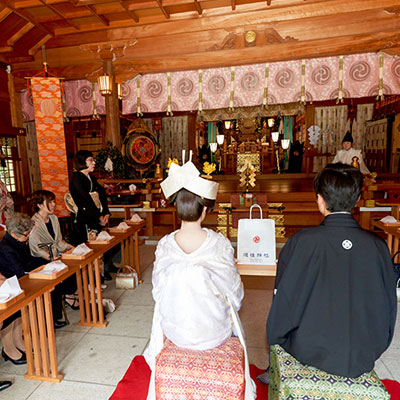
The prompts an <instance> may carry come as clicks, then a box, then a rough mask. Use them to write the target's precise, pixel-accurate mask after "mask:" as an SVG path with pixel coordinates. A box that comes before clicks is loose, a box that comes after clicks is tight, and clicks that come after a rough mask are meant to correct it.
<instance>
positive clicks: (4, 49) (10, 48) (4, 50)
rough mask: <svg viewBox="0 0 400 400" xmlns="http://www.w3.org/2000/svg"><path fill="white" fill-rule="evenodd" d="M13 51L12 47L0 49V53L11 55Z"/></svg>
mask: <svg viewBox="0 0 400 400" xmlns="http://www.w3.org/2000/svg"><path fill="white" fill-rule="evenodd" d="M12 51H13V47H12V46H2V47H0V53H11V52H12Z"/></svg>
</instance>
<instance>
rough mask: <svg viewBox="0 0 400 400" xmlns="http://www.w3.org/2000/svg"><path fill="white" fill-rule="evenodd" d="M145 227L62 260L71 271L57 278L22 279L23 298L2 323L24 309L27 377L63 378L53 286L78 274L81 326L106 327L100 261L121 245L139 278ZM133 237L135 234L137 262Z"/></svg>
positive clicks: (7, 311) (8, 310) (0, 315)
mask: <svg viewBox="0 0 400 400" xmlns="http://www.w3.org/2000/svg"><path fill="white" fill-rule="evenodd" d="M143 226H144V222H142V223H140V224H137V225H135V226H131V227H129V229H128V230H126V232H121V233H116V234H114V233H113V236H114V238H113V239H112V240H111V241H110V243H108V244H104V245H95V246H93V253H91V254H90V255H88V257H86V258H84V259H83V260H63V262H64V264H66V265H67V266H68V269H67V270H66V271H65V272H64V273H62V274H61V275H60V276H59V277H57V278H55V279H51V280H45V279H30V278H29V277H28V276H27V275H26V276H23V277H22V278H20V279H19V284H20V286H21V289H22V290H24V296H23V297H21V299H19V300H18V301H17V302H15V303H14V304H12V305H10V306H9V307H7V308H5V309H4V310H1V311H0V321H3V320H4V319H6V318H7V317H9V316H10V315H12V314H14V313H16V312H17V311H20V310H21V314H22V326H23V331H24V342H25V347H26V359H27V369H28V371H27V373H26V374H25V378H27V379H35V380H41V381H49V382H60V381H61V380H62V379H63V375H61V374H60V373H59V371H58V364H57V351H56V341H55V334H54V320H53V311H52V306H51V295H50V293H51V291H52V290H53V289H54V287H55V286H56V285H57V284H58V283H60V282H61V281H63V280H65V279H66V278H68V277H69V276H71V275H73V274H76V281H77V288H78V297H79V312H80V317H81V320H80V322H79V325H81V326H91V327H98V328H104V327H106V326H107V324H108V322H107V321H105V319H104V310H103V297H102V292H101V278H100V266H99V260H100V258H101V257H102V256H103V254H104V253H105V252H106V251H107V250H109V249H111V248H112V247H113V246H115V245H117V244H118V243H121V248H122V255H123V258H122V259H123V260H125V261H126V262H129V263H131V264H132V265H135V267H136V270H137V272H138V277H140V266H139V248H138V236H137V232H138V231H139V230H140V229H141V228H142V227H143ZM133 235H135V250H136V254H135V259H134V257H133V255H134V248H133V239H132V238H133ZM89 285H90V286H89Z"/></svg>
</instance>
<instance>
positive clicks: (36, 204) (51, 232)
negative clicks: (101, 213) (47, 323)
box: [29, 190, 79, 321]
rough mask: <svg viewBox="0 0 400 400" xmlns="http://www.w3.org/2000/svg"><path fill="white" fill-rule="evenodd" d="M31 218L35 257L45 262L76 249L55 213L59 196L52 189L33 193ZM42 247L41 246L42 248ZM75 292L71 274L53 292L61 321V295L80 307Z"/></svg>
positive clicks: (30, 243)
mask: <svg viewBox="0 0 400 400" xmlns="http://www.w3.org/2000/svg"><path fill="white" fill-rule="evenodd" d="M29 206H30V209H31V210H30V211H31V215H32V214H33V215H32V221H33V222H34V223H35V225H34V227H33V229H32V231H31V234H30V235H29V247H30V250H31V254H32V256H34V257H41V258H43V259H44V263H47V262H49V261H52V260H53V259H54V258H59V257H60V256H61V254H62V253H64V252H65V251H67V250H70V249H73V248H74V246H72V245H70V244H69V243H67V242H66V241H64V239H63V237H62V234H61V229H60V223H59V221H58V218H57V217H56V216H55V215H54V211H55V209H56V196H55V194H54V193H53V192H50V191H48V190H37V191H36V192H34V193H32V196H31V198H30V201H29ZM42 244H48V245H49V246H50V245H51V252H52V253H51V255H52V257H51V256H50V253H49V246H44V247H42V246H40V245H42ZM39 246H40V247H39ZM75 291H76V279H75V276H70V277H69V278H67V279H66V280H65V281H63V282H62V283H60V284H58V285H57V286H56V287H55V290H54V291H53V292H52V296H53V297H52V300H53V316H54V319H55V320H56V321H57V320H61V318H62V314H61V307H62V305H61V301H62V295H64V294H65V295H66V296H65V301H66V303H67V304H68V305H69V306H70V307H71V308H73V309H74V310H77V309H78V308H79V302H78V299H77V297H76V296H75V295H74V293H75Z"/></svg>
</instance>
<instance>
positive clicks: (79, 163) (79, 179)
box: [69, 150, 117, 280]
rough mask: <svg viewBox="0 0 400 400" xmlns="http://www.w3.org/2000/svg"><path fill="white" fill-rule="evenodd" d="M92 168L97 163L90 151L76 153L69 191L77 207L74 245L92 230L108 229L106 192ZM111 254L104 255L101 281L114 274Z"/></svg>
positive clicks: (108, 215)
mask: <svg viewBox="0 0 400 400" xmlns="http://www.w3.org/2000/svg"><path fill="white" fill-rule="evenodd" d="M95 165H96V161H95V159H94V158H93V153H92V152H91V151H88V150H79V151H77V152H76V154H75V157H74V168H75V172H73V174H72V178H71V181H70V183H69V191H70V193H71V196H72V198H73V200H74V202H75V204H76V206H77V207H78V215H77V216H76V227H77V231H78V239H77V242H76V243H75V244H79V243H83V242H86V241H87V240H88V230H95V231H97V233H99V232H100V231H101V230H102V229H103V228H104V227H106V226H107V224H108V220H109V218H110V215H111V213H110V210H109V209H108V205H107V196H106V192H105V190H104V188H103V186H101V185H100V184H99V183H98V182H97V180H96V178H95V176H94V175H92V172H93V171H94V168H95ZM112 255H113V253H112V251H108V252H106V253H105V254H104V271H105V273H104V278H105V279H106V280H111V276H110V274H109V272H116V271H117V269H116V267H115V266H114V265H113V263H112Z"/></svg>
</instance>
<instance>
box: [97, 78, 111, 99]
mask: <svg viewBox="0 0 400 400" xmlns="http://www.w3.org/2000/svg"><path fill="white" fill-rule="evenodd" d="M97 84H98V85H99V91H100V93H101V94H102V95H103V96H106V95H109V94H111V93H112V77H111V76H109V75H103V76H99V77H98V78H97Z"/></svg>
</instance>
